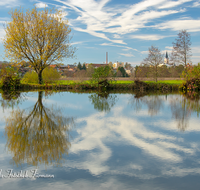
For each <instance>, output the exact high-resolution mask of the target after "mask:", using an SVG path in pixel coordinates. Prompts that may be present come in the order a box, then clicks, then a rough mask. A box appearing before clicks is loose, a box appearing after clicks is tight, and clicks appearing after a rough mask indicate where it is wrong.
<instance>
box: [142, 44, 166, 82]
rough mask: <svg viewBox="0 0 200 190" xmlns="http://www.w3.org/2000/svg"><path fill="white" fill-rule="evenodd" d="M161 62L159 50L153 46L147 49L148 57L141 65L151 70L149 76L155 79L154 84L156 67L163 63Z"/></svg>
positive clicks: (161, 56)
mask: <svg viewBox="0 0 200 190" xmlns="http://www.w3.org/2000/svg"><path fill="white" fill-rule="evenodd" d="M163 60H164V59H163V54H162V53H161V52H160V50H159V49H158V48H157V47H155V46H151V47H150V48H149V54H148V57H147V58H145V59H144V60H143V62H142V65H148V66H150V67H151V68H152V73H151V74H152V75H153V77H154V78H155V81H156V82H157V78H158V66H159V65H160V64H162V63H163Z"/></svg>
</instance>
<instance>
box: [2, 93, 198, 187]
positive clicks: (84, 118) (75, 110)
mask: <svg viewBox="0 0 200 190" xmlns="http://www.w3.org/2000/svg"><path fill="white" fill-rule="evenodd" d="M198 97H199V95H197V96H193V95H187V96H186V95H181V94H178V93H177V94H176V93H175V94H159V93H157V94H141V93H139V94H138V93H110V94H109V93H72V92H59V93H51V92H42V91H39V92H37V91H33V92H21V93H14V94H9V93H6V92H4V93H2V94H1V109H0V112H1V113H0V117H1V122H0V133H1V134H0V135H1V139H0V189H6V190H13V189H22V190H25V189H30V190H32V189H41V190H47V189H48V190H49V189H50V190H51V189H52V190H54V189H67V190H79V189H85V190H90V189H91V190H94V189H95V190H101V189H102V190H107V189H108V190H112V189H113V190H122V189H123V190H127V189H139V190H140V189H141V190H142V189H148V190H151V189H171V190H173V189H174V190H175V189H176V190H178V189H181V190H183V189H185V190H188V189H193V190H194V189H199V188H200V183H199V178H200V124H199V123H200V118H199V112H200V100H199V98H198Z"/></svg>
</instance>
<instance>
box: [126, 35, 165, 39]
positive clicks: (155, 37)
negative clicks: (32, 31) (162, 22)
mask: <svg viewBox="0 0 200 190" xmlns="http://www.w3.org/2000/svg"><path fill="white" fill-rule="evenodd" d="M166 37H169V36H161V35H156V34H152V35H131V36H130V38H134V39H140V40H160V39H163V38H166Z"/></svg>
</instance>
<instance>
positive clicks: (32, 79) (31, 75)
mask: <svg viewBox="0 0 200 190" xmlns="http://www.w3.org/2000/svg"><path fill="white" fill-rule="evenodd" d="M42 78H43V81H44V83H53V82H54V81H56V80H58V79H59V78H60V74H59V72H58V71H57V70H56V69H54V68H51V67H46V68H45V69H44V70H43V72H42ZM23 81H24V82H27V83H37V82H38V75H37V73H36V72H34V71H32V72H27V73H26V74H25V75H24V77H23Z"/></svg>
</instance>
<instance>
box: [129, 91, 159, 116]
mask: <svg viewBox="0 0 200 190" xmlns="http://www.w3.org/2000/svg"><path fill="white" fill-rule="evenodd" d="M130 103H131V104H132V106H133V107H134V108H135V110H136V111H140V110H141V108H142V105H146V106H147V107H148V113H149V115H150V116H154V115H157V114H158V113H159V111H160V109H161V108H162V106H163V98H161V97H160V96H159V95H158V94H153V95H149V94H148V93H147V92H144V93H142V92H136V94H135V95H134V96H133V97H132V98H131V101H130Z"/></svg>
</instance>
